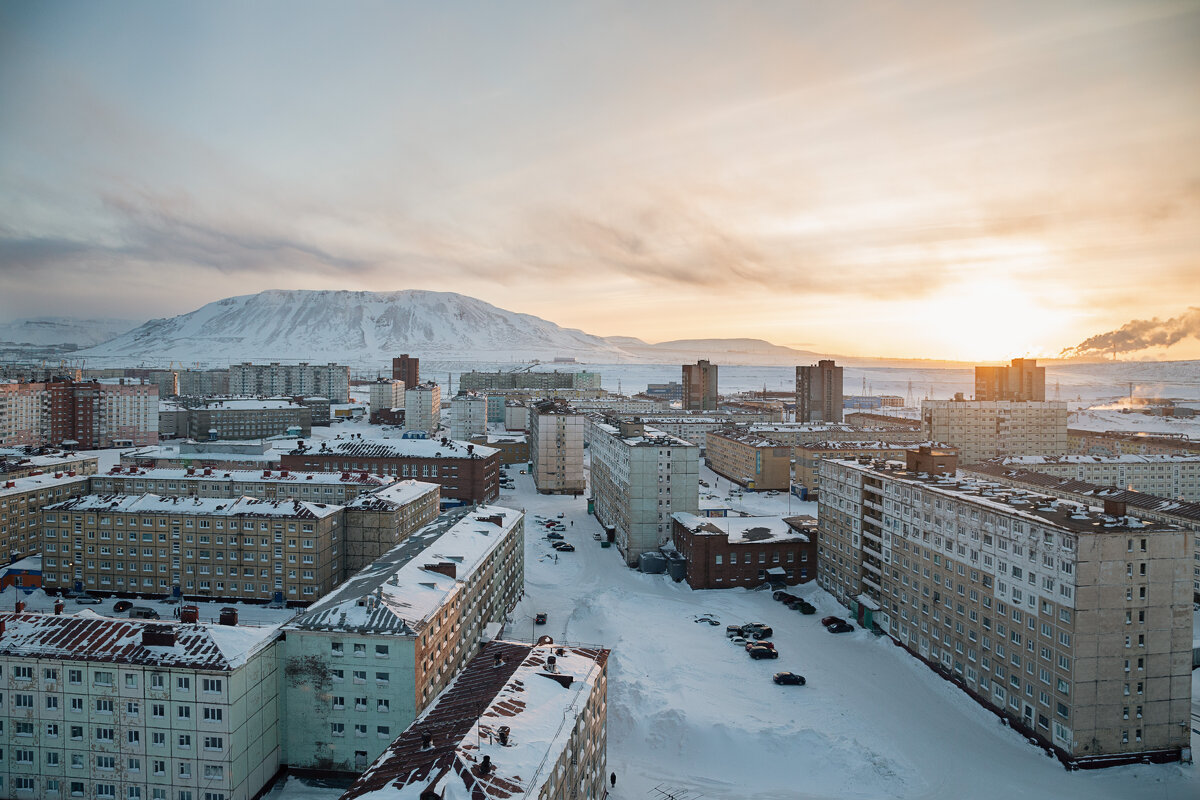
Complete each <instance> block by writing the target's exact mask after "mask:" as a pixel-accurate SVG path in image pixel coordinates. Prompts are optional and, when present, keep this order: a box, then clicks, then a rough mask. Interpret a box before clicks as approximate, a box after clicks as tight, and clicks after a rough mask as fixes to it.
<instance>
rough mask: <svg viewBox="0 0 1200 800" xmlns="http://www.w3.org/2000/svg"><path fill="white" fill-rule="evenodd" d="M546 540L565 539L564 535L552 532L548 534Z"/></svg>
mask: <svg viewBox="0 0 1200 800" xmlns="http://www.w3.org/2000/svg"><path fill="white" fill-rule="evenodd" d="M546 538H547V539H561V538H563V535H562V534H561V533H559V532H558V531H550V532H549V533H547V534H546Z"/></svg>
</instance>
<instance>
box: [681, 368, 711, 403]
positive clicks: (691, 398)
mask: <svg viewBox="0 0 1200 800" xmlns="http://www.w3.org/2000/svg"><path fill="white" fill-rule="evenodd" d="M682 371H683V398H682V400H683V410H684V411H715V410H716V408H717V399H718V394H717V365H716V364H710V363H708V362H707V361H705V360H703V359H701V360H700V361H697V362H696V363H695V364H684V365H683V368H682Z"/></svg>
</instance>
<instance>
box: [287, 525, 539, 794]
mask: <svg viewBox="0 0 1200 800" xmlns="http://www.w3.org/2000/svg"><path fill="white" fill-rule="evenodd" d="M524 519H525V517H524V515H523V514H522V513H521V512H519V511H514V510H513V509H508V508H500V507H496V506H485V507H482V508H479V509H476V510H475V511H474V512H467V513H463V512H452V513H450V514H446V515H443V516H442V517H440V518H439V519H438V520H437V521H436V522H434V523H433V524H432V525H430V526H426V528H425V529H423V530H422V532H421V534H419V535H414V536H412V537H410V538H409V539H408V540H406V541H405V542H402V543H401V544H400V545H398V546H397V547H394V548H393V549H392V550H390V551H388V552H387V553H386V554H385V555H384V556H383V557H382V558H380V559H379V560H378V561H376V562H375V563H373V564H372V565H371V566H370V567H369V568H367V569H364V570H363V571H361V572H360V573H358V574H357V575H355V576H354V577H352V578H351V579H350V580H348V581H347V582H346V583H345V584H344V585H343V586H342V587H341V588H340V589H339V590H338V591H337V592H335V593H333V594H331V595H329V596H328V597H325V598H322V599H321V600H320V601H318V602H317V603H315V604H314V605H312V606H311V607H310V608H309V609H308V610H307V611H306V612H305V613H303V614H301V615H300V616H299V617H297V618H296V619H295V620H294V621H293V622H291V623H289V624H288V625H287V626H286V628H285V631H286V641H285V643H284V650H283V654H282V658H283V662H284V663H283V669H284V673H285V675H288V676H289V683H288V687H287V698H286V709H285V717H284V722H285V724H284V732H285V734H284V759H285V761H286V762H287V764H288V765H289V766H291V767H293V768H300V769H311V770H320V771H326V772H362V771H363V770H364V769H366V767H367V765H368V764H370V763H371V762H372V761H374V760H375V759H376V758H378V757H379V755H380V754H381V753H382V752H383V751H384V750H385V749H386V748H387V747H388V745H389V744H391V742H392V740H393V739H395V738H396V736H397V735H398V734H399V733H400V732H401V731H403V730H404V729H405V728H406V727H407V726H408V725H409V724H411V723H412V721H413V720H414V719H416V717H417V716H418V715H419V714H420V713H421V712H422V711H424V710H425V708H426V707H428V706H429V705H430V703H432V702H433V700H434V699H435V698H436V697H437V695H438V693H439V692H440V691H441V690H442V689H444V688H445V687H446V686H447V685H448V684H449V683H450V682H451V681H452V680H453V679H454V677H455V676H456V675H457V674H458V673H459V671H460V670H461V669H462V668H463V665H465V664H466V663H467V662H468V661H469V660H470V659H471V658H472V657H473V656H474V655H475V653H476V652H477V650H478V648H479V646H480V642H481V640H482V638H483V634H484V629H485V628H486V626H488V625H489V624H492V623H499V622H502V621H503V620H504V618H505V615H506V613H507V612H508V610H509V609H511V608H512V606H513V605H514V604H515V603H516V602H517V600H518V598H519V597H520V596H521V593H522V591H523V590H524V587H525V573H524V563H525V562H524V558H525V552H524Z"/></svg>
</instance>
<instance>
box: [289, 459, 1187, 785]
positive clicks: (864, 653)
mask: <svg viewBox="0 0 1200 800" xmlns="http://www.w3.org/2000/svg"><path fill="white" fill-rule="evenodd" d="M704 472H705V473H706V474H705V475H704V479H705V480H707V481H708V482H709V483H713V479H714V478H715V476H714V475H713V474H712V473H710V472H708V471H707V470H704ZM510 474H511V475H513V477H514V478H515V479H516V487H517V488H516V491H515V492H513V493H511V494H507V495H505V496H503V497H502V499H501V504H502V505H503V504H507V505H511V506H516V507H521V508H524V509H525V510H526V511H527V513H528V514H529V519H528V521H527V526H526V531H527V533H526V596H525V599H524V600H523V601H522V602H521V603H520V605H519V606H518V608H517V609H516V611H515V613H514V614H513V617H512V622H511V624H510V625H509V626H508V628H507V631H506V636H507V637H509V638H512V639H528V637H529V636H530V635H531V634H533V633H536V634H538V635H541V634H543V633H548V634H550V635H552V636H554V637H555V638H556V639H559V640H564V641H569V642H581V643H595V644H602V645H604V646H606V647H610V648H612V650H613V656H612V659H611V660H610V661H609V665H610V667H609V669H610V676H609V697H608V700H609V707H608V723H609V728H608V764H609V769H610V770H611V771H613V772H616V774H617V786H616V789H615V791H614V792H613V793H612V794H611V795H610V797H613V798H622V799H628V800H632V798H639V799H640V798H647V797H659V796H660V795H658V794H656V793H655V792H654V791H653V790H654V787H657V786H662V787H664V788H674V789H679V790H687V791H691V792H692V794H690V795H688V796H689V797H705V798H749V799H751V800H801V799H802V798H830V799H831V800H832V799H833V798H881V799H882V798H934V799H935V800H958V799H959V798H997V799H998V800H999V799H1000V798H1003V799H1004V800H1010V799H1011V798H1013V797H1026V798H1042V797H1046V798H1050V797H1054V798H1095V799H1096V800H1110V799H1111V800H1132V799H1133V798H1143V797H1144V798H1161V799H1162V800H1184V799H1185V798H1187V799H1188V800H1191V799H1192V798H1195V797H1197V796H1200V775H1198V774H1197V770H1196V769H1195V768H1194V767H1192V766H1183V765H1177V764H1176V765H1165V766H1134V767H1119V768H1115V769H1109V770H1103V771H1093V772H1082V771H1081V772H1067V771H1065V770H1064V769H1063V768H1062V766H1061V765H1060V764H1059V763H1058V761H1057V760H1054V759H1051V758H1048V757H1047V756H1046V755H1045V754H1044V753H1043V752H1042V751H1041V750H1040V749H1038V748H1036V747H1033V746H1031V745H1029V744H1027V743H1026V742H1025V740H1024V739H1023V738H1022V737H1021V736H1019V735H1018V734H1017V733H1015V732H1014V731H1012V730H1011V729H1009V728H1006V727H1004V726H1002V725H1001V724H1000V723H999V722H998V721H997V719H996V717H994V716H993V715H992V714H991V713H989V712H987V711H985V710H983V709H982V708H980V707H979V706H977V705H976V704H975V703H974V702H973V701H971V700H969V699H968V698H967V697H966V696H965V695H963V694H961V693H960V692H958V690H956V689H955V688H953V687H952V686H951V685H950V684H948V683H946V682H944V681H943V680H942V679H940V678H938V677H937V676H935V675H934V674H933V673H932V672H930V671H929V670H928V669H927V668H926V667H925V666H923V665H922V664H920V663H919V662H917V661H916V660H915V659H913V658H911V657H910V656H908V655H907V654H906V653H905V652H904V651H902V650H900V649H899V648H897V647H895V646H893V645H892V644H890V642H889V641H888V640H887V639H881V638H876V637H874V636H872V635H870V634H868V633H865V632H863V631H856V632H855V633H852V634H845V635H841V636H834V635H832V634H829V633H826V632H825V631H824V630H823V629H822V628H821V627H820V626H819V624H818V622H817V620H818V619H819V617H820V616H823V615H825V614H838V613H842V614H843V616H844V609H842V608H841V607H840V606H838V605H837V604H836V603H835V602H834V601H833V600H832V598H831V597H829V596H828V595H827V594H825V593H824V592H823V591H821V590H819V589H818V588H817V587H816V586H815V585H809V586H807V587H805V588H801V589H799V590H798V591H797V593H798V594H802V595H804V596H805V597H808V598H809V599H810V600H811V601H812V602H813V604H814V605H816V606H817V609H818V614H817V616H816V617H806V616H803V615H801V614H799V613H797V612H795V611H790V610H788V609H787V608H786V607H784V606H783V605H781V604H779V603H776V602H773V601H772V600H771V598H770V596H769V595H768V594H767V593H765V592H752V591H746V590H742V589H733V590H724V591H700V592H697V591H692V590H691V589H689V588H688V587H687V585H686V584H676V583H673V582H671V581H670V579H668V578H666V577H665V576H650V575H642V574H640V573H637V572H634V571H632V570H629V569H627V568H626V567H625V566H624V564H623V562H622V561H621V559H620V557H619V556H618V555H617V553H616V551H615V550H612V549H601V548H600V546H599V543H597V542H596V541H594V540H593V538H592V534H593V533H596V532H598V531H599V526H598V525H597V524H596V522H595V520H594V519H593V518H591V517H589V516H587V514H586V513H585V510H586V507H585V504H584V501H583V500H582V499H579V500H575V499H573V498H564V497H547V496H541V495H537V494H536V493H534V491H533V488H532V481H531V479H530V478H529V476H527V475H520V474H517V473H516V471H515V470H510ZM721 486H722V487H723V488H725V487H726V486H727V484H726V482H725V481H723V480H722V481H721ZM721 497H722V499H723V498H724V492H722V493H721ZM732 505H734V506H735V507H737V506H738V505H739V501H737V499H736V498H735V500H734V501H733V502H732ZM745 506H746V507H748V510H753V511H756V512H760V513H762V512H775V513H787V510H788V500H787V497H786V496H785V495H779V496H777V497H775V498H767V497H763V496H758V495H754V496H752V495H750V494H747V495H746V497H745ZM814 512H815V507H814V504H811V503H795V502H794V503H793V505H792V513H814ZM559 513H563V514H565V522H566V523H567V531H566V539H567V541H570V542H572V543H573V544H574V545H575V546H576V548H577V550H576V552H574V553H560V554H556V553H554V551H553V550H551V548H550V547H549V545H548V542H547V541H546V540H545V539H544V538H540V536H539V535H538V532H537V529H538V528H539V527H541V526H539V525H538V524H537V522H536V519H537V515H546V516H554V515H557V514H559ZM571 523H574V524H571ZM556 555H557V558H556V557H555V556H556ZM538 612H546V613H547V614H548V615H549V621H548V623H547V624H546V625H544V626H536V627H535V626H534V624H533V621H532V617H533V615H534V614H536V613H538ZM702 613H707V614H712V615H714V616H715V618H716V619H718V620H720V623H721V624H720V626H719V627H712V626H710V625H707V624H698V623H696V622H695V618H696V617H697V616H698V615H699V614H702ZM751 621H762V622H766V623H768V624H769V625H771V626H772V627H774V629H775V636H774V637H773V638H774V641H775V643H776V645H777V646H778V648H779V651H780V653H781V656H780V658H779V659H778V660H777V661H757V662H756V661H751V660H750V659H749V658H748V657H747V656H746V654H745V653H744V652H742V651H741V650H740V649H738V648H737V647H735V646H734V645H731V644H730V643H729V642H727V641H726V639H725V634H724V626H725V625H726V624H730V623H742V622H751ZM779 670H790V671H794V672H799V673H801V674H803V675H805V676H806V677H807V679H808V685H807V686H804V687H781V686H776V685H774V684H773V683H772V682H771V675H772V674H773V673H774V672H776V671H779ZM1197 739H1200V737H1196V736H1195V735H1194V736H1193V741H1194V742H1196V743H1197V744H1200V741H1197ZM339 791H340V790H338V789H336V788H328V787H326V788H321V787H316V786H310V785H307V784H304V783H302V782H300V781H297V780H295V779H292V780H289V781H288V782H287V784H286V785H283V786H280V787H277V788H276V789H275V791H274V792H272V793H271V794H270V795H268V797H269V798H271V800H334V799H335V798H337V796H338V794H339Z"/></svg>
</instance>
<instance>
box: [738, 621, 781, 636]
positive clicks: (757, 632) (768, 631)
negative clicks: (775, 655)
mask: <svg viewBox="0 0 1200 800" xmlns="http://www.w3.org/2000/svg"><path fill="white" fill-rule="evenodd" d="M774 633H775V631H774V630H773V629H772V628H771V626H770V625H767V624H766V623H765V622H751V623H750V624H749V625H743V626H742V635H744V636H753V637H754V638H755V639H769V638H771V636H773V635H774Z"/></svg>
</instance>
